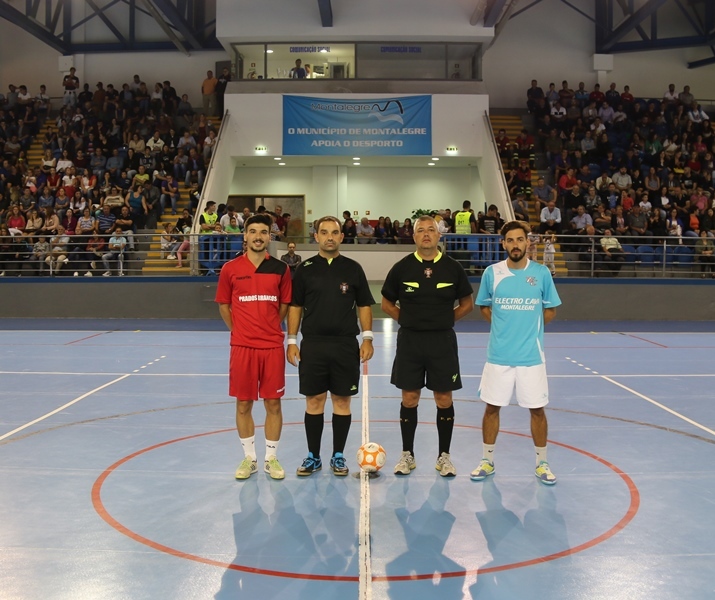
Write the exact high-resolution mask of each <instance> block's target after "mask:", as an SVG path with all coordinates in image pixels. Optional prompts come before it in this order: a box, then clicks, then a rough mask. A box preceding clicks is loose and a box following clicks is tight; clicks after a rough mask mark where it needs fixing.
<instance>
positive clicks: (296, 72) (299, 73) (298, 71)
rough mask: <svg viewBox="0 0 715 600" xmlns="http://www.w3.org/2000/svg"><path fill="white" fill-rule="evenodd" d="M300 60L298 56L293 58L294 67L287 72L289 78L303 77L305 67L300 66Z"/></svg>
mask: <svg viewBox="0 0 715 600" xmlns="http://www.w3.org/2000/svg"><path fill="white" fill-rule="evenodd" d="M301 64H302V61H301V60H300V58H296V59H295V67H293V68H292V69H291V70H290V72H289V73H288V77H289V78H290V79H305V75H306V73H305V69H304V68H303V67H302V66H301Z"/></svg>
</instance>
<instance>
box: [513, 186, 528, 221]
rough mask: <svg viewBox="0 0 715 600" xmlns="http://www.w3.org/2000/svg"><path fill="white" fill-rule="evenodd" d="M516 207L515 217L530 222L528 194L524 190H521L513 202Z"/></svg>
mask: <svg viewBox="0 0 715 600" xmlns="http://www.w3.org/2000/svg"><path fill="white" fill-rule="evenodd" d="M511 206H512V208H513V209H514V218H516V219H519V220H520V221H526V222H527V223H528V222H529V205H528V204H527V203H526V195H525V194H524V192H519V193H518V194H517V195H516V198H515V199H514V200H513V201H512V203H511Z"/></svg>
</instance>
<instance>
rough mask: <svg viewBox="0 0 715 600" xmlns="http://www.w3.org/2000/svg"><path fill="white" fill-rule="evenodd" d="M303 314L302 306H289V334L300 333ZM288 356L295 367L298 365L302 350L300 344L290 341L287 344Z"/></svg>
mask: <svg viewBox="0 0 715 600" xmlns="http://www.w3.org/2000/svg"><path fill="white" fill-rule="evenodd" d="M302 316H303V307H302V306H289V307H288V336H289V337H295V336H297V335H298V328H299V327H300V320H301V318H302ZM286 358H287V359H288V362H289V363H290V364H292V365H293V366H294V367H297V366H298V362H300V351H299V350H298V344H296V343H292V342H288V345H287V346H286Z"/></svg>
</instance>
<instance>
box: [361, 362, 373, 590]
mask: <svg viewBox="0 0 715 600" xmlns="http://www.w3.org/2000/svg"><path fill="white" fill-rule="evenodd" d="M363 365H364V366H363V374H362V443H363V444H366V443H367V442H369V441H370V411H369V407H368V398H369V395H368V388H367V363H363ZM358 545H359V558H358V568H359V575H360V576H359V582H358V598H359V600H371V599H372V556H371V554H370V478H369V476H368V473H366V472H365V471H363V470H362V469H361V470H360V521H359V526H358Z"/></svg>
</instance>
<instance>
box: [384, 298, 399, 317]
mask: <svg viewBox="0 0 715 600" xmlns="http://www.w3.org/2000/svg"><path fill="white" fill-rule="evenodd" d="M380 308H382V310H383V312H385V313H386V314H387V316H388V317H390V318H392V319H394V320H395V321H399V320H400V309H399V307H398V306H397V304H395V303H394V302H391V301H390V300H388V299H387V298H385V296H383V297H382V302H381V303H380Z"/></svg>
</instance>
